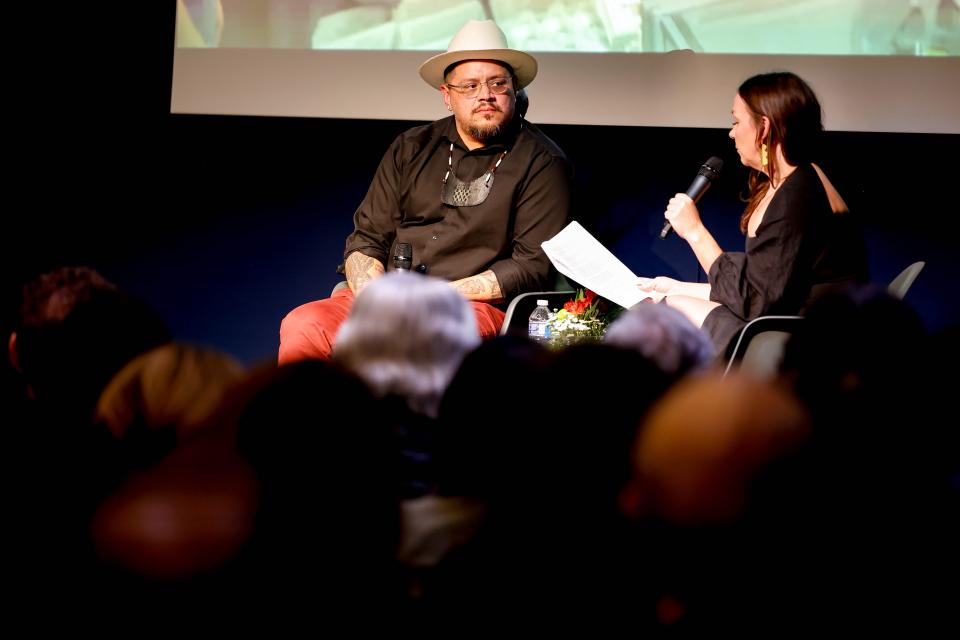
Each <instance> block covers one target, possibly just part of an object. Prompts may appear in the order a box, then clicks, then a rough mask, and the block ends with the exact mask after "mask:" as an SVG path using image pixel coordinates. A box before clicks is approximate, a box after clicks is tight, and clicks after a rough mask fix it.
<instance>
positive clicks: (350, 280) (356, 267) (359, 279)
mask: <svg viewBox="0 0 960 640" xmlns="http://www.w3.org/2000/svg"><path fill="white" fill-rule="evenodd" d="M343 267H344V272H346V274H347V284H348V285H350V290H351V291H353V293H354V295H356V294H358V293H360V291H361V290H362V289H363V288H364V287H365V286H367V284H369V283H370V281H371V280H373V279H374V278H379V277H380V276H382V275H383V272H384V268H383V264H381V262H380V261H379V260H377V259H376V258H371V257H370V256H368V255H364V254H362V253H360V252H359V251H354V252H353V253H351V254H350V255H349V256H347V260H346V262H345V263H344V265H343Z"/></svg>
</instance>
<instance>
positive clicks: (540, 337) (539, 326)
mask: <svg viewBox="0 0 960 640" xmlns="http://www.w3.org/2000/svg"><path fill="white" fill-rule="evenodd" d="M527 332H528V335H529V336H530V339H531V340H534V341H536V342H549V341H550V309H548V308H547V301H546V300H537V308H536V309H534V310H533V313H531V314H530V319H529V320H528V321H527Z"/></svg>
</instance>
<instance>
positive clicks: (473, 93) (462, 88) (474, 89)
mask: <svg viewBox="0 0 960 640" xmlns="http://www.w3.org/2000/svg"><path fill="white" fill-rule="evenodd" d="M446 85H447V87H449V88H451V89H453V90H455V91H456V92H457V93H459V94H460V95H462V96H464V97H466V98H476V97H477V96H478V95H479V94H480V87H482V86H483V85H487V87H488V88H489V89H490V93H494V94H497V95H502V94H504V93H506V92H507V91H509V90H510V89H512V88H513V78H491V79H490V80H487V81H486V82H477V81H471V82H465V83H463V84H450V83H449V82H448V83H446Z"/></svg>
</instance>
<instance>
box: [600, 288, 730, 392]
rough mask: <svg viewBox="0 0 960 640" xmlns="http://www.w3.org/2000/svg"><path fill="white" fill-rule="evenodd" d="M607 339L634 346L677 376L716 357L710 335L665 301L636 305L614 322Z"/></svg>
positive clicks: (659, 365)
mask: <svg viewBox="0 0 960 640" xmlns="http://www.w3.org/2000/svg"><path fill="white" fill-rule="evenodd" d="M603 342H604V344H609V345H612V346H615V347H621V348H624V349H633V350H635V351H637V352H639V353H640V354H641V355H643V356H644V357H645V358H647V359H649V360H652V361H653V362H654V363H655V364H656V365H657V366H658V367H660V369H661V370H662V371H664V372H665V373H668V374H670V375H677V376H682V375H684V374H686V373H689V372H693V371H698V370H702V369H706V368H707V367H709V366H710V365H711V364H712V363H713V361H714V358H715V357H716V350H715V349H714V347H713V343H712V342H711V341H710V338H709V337H708V336H707V334H706V333H704V332H703V331H701V330H700V329H699V328H697V327H696V326H694V325H693V323H692V322H690V320H688V319H687V317H686V316H684V315H683V314H682V313H680V312H679V311H677V310H676V309H674V308H672V307H669V306H667V305H665V304H638V305H636V306H635V307H633V308H632V309H630V310H629V311H627V312H626V313H624V314H623V315H621V316H620V317H619V318H617V320H616V321H615V322H614V323H613V324H611V325H610V327H609V328H608V329H607V332H606V334H604V336H603Z"/></svg>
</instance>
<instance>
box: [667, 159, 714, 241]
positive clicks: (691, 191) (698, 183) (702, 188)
mask: <svg viewBox="0 0 960 640" xmlns="http://www.w3.org/2000/svg"><path fill="white" fill-rule="evenodd" d="M720 169H723V160H721V159H720V158H718V157H717V156H711V157H710V158H709V159H708V160H707V161H706V162H704V163H703V165H701V167H700V171H697V177H696V178H694V179H693V182H691V183H690V186H689V187H687V191H686V193H687V195H688V196H690V199H691V200H693V202H694V204H696V202H697V201H698V200H699V199H700V198H701V196H703V194H705V193H706V192H707V189H709V188H710V184H711V183H712V182H713V181H714V180H716V179H717V178H719V177H720ZM671 231H673V225H671V224H670V221H669V220H667V221H666V222H664V223H663V229H661V230H660V239H661V240H663V239H664V238H666V237H667V236H668V235H670V232H671Z"/></svg>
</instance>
